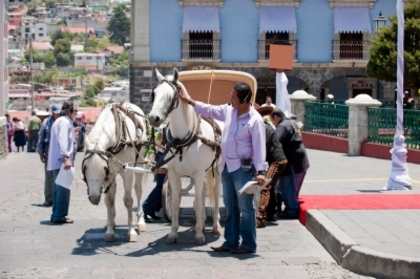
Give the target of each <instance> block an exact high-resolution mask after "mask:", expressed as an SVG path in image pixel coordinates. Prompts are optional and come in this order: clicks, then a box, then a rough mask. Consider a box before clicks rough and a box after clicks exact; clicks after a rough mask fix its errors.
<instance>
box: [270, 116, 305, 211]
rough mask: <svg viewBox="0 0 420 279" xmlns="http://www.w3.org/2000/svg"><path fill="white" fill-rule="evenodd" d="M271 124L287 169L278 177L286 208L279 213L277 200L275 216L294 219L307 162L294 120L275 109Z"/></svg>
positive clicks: (279, 201) (279, 206)
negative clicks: (280, 146) (280, 145)
mask: <svg viewBox="0 0 420 279" xmlns="http://www.w3.org/2000/svg"><path fill="white" fill-rule="evenodd" d="M270 119H271V122H272V123H273V124H274V126H276V131H275V132H276V135H277V137H278V139H279V141H280V143H281V144H282V146H283V150H284V153H285V155H286V158H287V161H288V163H289V167H288V168H287V169H285V170H284V172H283V174H282V176H281V177H280V181H279V182H280V187H279V188H280V189H278V190H279V192H281V197H282V200H283V202H284V204H285V206H286V208H285V209H284V211H282V212H281V200H279V199H278V200H277V211H278V214H277V216H278V217H279V218H283V219H296V218H298V215H299V204H298V197H299V192H300V188H301V187H302V184H303V180H304V179H305V175H306V171H307V170H308V169H309V160H308V155H307V153H306V149H305V146H304V145H303V143H302V137H301V134H300V130H299V127H298V125H297V124H296V122H295V121H294V120H291V119H287V118H286V117H285V115H284V113H283V111H281V110H279V109H275V110H274V111H273V112H272V113H271V115H270Z"/></svg>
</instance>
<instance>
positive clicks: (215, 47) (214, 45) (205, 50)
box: [181, 40, 221, 60]
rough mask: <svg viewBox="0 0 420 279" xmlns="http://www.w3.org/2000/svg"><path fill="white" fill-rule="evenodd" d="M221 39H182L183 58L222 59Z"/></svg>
mask: <svg viewBox="0 0 420 279" xmlns="http://www.w3.org/2000/svg"><path fill="white" fill-rule="evenodd" d="M220 42H221V41H220V40H182V41H181V44H182V50H181V51H182V54H181V55H182V59H203V60H219V59H220Z"/></svg>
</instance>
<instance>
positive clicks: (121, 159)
mask: <svg viewBox="0 0 420 279" xmlns="http://www.w3.org/2000/svg"><path fill="white" fill-rule="evenodd" d="M146 125H147V123H146V119H145V117H144V113H143V111H142V110H141V109H140V108H139V107H137V106H135V105H133V104H130V103H115V104H110V105H107V106H106V107H105V108H104V109H103V110H102V111H101V113H100V115H99V117H98V120H97V121H96V123H95V125H94V126H93V128H92V130H91V131H90V133H89V135H88V136H86V138H85V144H86V151H85V158H84V159H83V163H82V173H83V176H84V180H85V182H86V184H87V187H88V198H89V201H90V202H91V203H92V204H94V205H98V204H99V202H100V200H101V194H102V192H104V193H105V204H106V208H107V225H106V227H107V230H106V232H105V241H114V240H115V232H114V228H115V213H116V212H115V194H116V190H117V187H116V182H115V178H116V176H117V175H118V174H119V175H121V177H122V179H123V182H124V204H125V207H126V208H127V214H128V228H129V241H137V232H136V231H135V229H137V230H138V231H139V232H143V231H146V223H145V222H144V216H143V209H142V206H141V196H142V191H143V189H142V180H143V174H142V173H135V174H133V172H131V171H127V172H125V171H124V169H123V166H124V164H126V163H127V164H134V163H135V162H137V163H144V161H145V160H144V154H145V143H147V142H148V135H147V126H146ZM133 175H134V176H135V183H134V189H135V192H136V195H137V223H136V224H134V223H133V213H132V208H133V198H132V196H131V192H132V187H133Z"/></svg>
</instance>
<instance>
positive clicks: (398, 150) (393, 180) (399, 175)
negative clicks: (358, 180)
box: [385, 0, 412, 190]
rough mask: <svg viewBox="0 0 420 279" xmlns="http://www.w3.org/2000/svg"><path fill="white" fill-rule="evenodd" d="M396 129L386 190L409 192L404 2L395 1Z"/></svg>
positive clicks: (400, 0)
mask: <svg viewBox="0 0 420 279" xmlns="http://www.w3.org/2000/svg"><path fill="white" fill-rule="evenodd" d="M397 18H398V33H397V34H398V36H397V38H398V39H397V50H398V51H397V127H396V133H395V137H394V145H393V147H392V149H391V154H392V166H391V173H390V174H389V177H388V182H387V185H386V187H385V189H386V190H411V189H412V181H411V178H410V175H409V174H408V167H407V149H406V148H405V143H404V141H405V137H404V132H403V119H404V111H403V90H404V0H397Z"/></svg>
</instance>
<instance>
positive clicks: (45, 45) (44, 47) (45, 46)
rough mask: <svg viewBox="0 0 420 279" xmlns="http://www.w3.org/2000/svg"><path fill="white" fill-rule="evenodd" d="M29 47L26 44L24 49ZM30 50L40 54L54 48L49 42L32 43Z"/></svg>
mask: <svg viewBox="0 0 420 279" xmlns="http://www.w3.org/2000/svg"><path fill="white" fill-rule="evenodd" d="M29 48H30V45H29V44H28V45H27V46H26V49H29ZM32 48H33V49H35V50H37V51H38V52H40V53H43V52H46V51H48V50H53V49H54V47H53V46H52V45H51V43H50V42H33V43H32Z"/></svg>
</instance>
